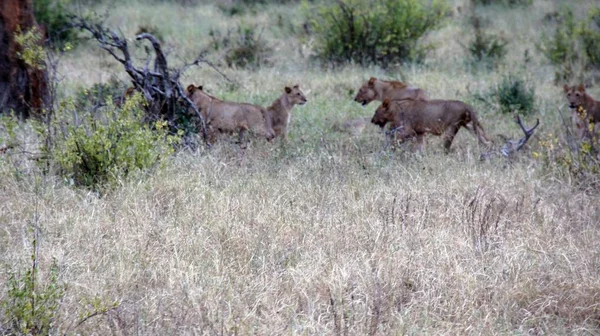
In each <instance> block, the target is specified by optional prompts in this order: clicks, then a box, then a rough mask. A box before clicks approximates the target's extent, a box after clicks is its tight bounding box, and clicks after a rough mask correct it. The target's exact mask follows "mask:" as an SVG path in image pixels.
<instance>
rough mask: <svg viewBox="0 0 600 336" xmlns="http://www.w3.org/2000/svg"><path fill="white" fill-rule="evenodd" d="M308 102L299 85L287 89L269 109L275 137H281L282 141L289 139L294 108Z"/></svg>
mask: <svg viewBox="0 0 600 336" xmlns="http://www.w3.org/2000/svg"><path fill="white" fill-rule="evenodd" d="M307 101H308V100H307V99H306V97H305V96H304V93H302V91H301V90H300V86H299V85H298V84H296V85H294V86H293V87H291V88H290V87H288V86H286V87H285V90H284V92H283V94H282V95H281V96H280V97H279V98H277V99H276V100H275V101H274V102H273V104H271V106H269V107H268V108H267V111H269V112H271V116H272V118H273V130H274V131H275V136H281V137H282V139H285V138H286V137H287V128H288V125H289V124H290V120H291V118H292V114H291V112H292V108H293V107H294V105H304V104H306V102H307Z"/></svg>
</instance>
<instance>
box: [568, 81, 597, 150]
mask: <svg viewBox="0 0 600 336" xmlns="http://www.w3.org/2000/svg"><path fill="white" fill-rule="evenodd" d="M563 89H564V91H565V94H566V97H567V100H568V102H569V108H570V109H571V118H572V120H573V123H574V124H575V129H576V132H577V136H578V137H579V139H580V140H583V139H587V138H591V137H597V136H598V133H599V131H600V101H597V100H595V99H594V98H592V96H590V95H589V94H587V93H586V92H585V87H584V86H583V85H582V84H581V85H579V86H573V87H569V86H567V85H565V86H564V87H563Z"/></svg>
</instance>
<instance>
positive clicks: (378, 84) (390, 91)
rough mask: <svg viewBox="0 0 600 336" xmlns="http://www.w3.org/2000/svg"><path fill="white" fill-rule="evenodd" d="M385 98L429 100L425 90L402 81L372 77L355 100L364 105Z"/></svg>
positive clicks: (361, 88) (359, 91)
mask: <svg viewBox="0 0 600 336" xmlns="http://www.w3.org/2000/svg"><path fill="white" fill-rule="evenodd" d="M384 99H389V100H392V101H393V100H402V99H422V100H427V99H428V97H427V94H426V93H425V91H423V90H421V89H419V88H417V87H413V86H409V85H407V84H404V83H402V82H397V81H384V80H380V79H377V78H375V77H371V78H370V79H369V81H367V82H365V83H364V84H363V85H362V86H361V87H360V89H358V93H357V94H356V97H354V101H355V102H357V103H360V104H362V106H366V105H368V104H369V103H370V102H372V101H373V100H379V101H383V100H384Z"/></svg>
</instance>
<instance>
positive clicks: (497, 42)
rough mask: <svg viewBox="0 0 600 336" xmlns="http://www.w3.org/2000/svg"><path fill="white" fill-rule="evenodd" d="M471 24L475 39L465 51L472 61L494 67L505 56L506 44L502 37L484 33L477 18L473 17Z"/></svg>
mask: <svg viewBox="0 0 600 336" xmlns="http://www.w3.org/2000/svg"><path fill="white" fill-rule="evenodd" d="M472 23H473V28H474V31H475V38H474V39H473V40H472V41H471V43H469V45H468V47H467V50H468V51H469V53H470V54H471V57H472V58H473V61H475V62H484V63H487V64H489V65H490V66H493V65H495V64H496V63H497V62H498V61H499V60H501V59H502V58H504V56H505V55H506V45H507V44H508V42H507V41H506V40H504V39H503V38H502V37H497V36H495V35H490V34H486V33H484V31H483V29H482V28H481V22H480V20H479V18H477V17H474V18H473V19H472Z"/></svg>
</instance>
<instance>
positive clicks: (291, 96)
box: [285, 84, 308, 105]
mask: <svg viewBox="0 0 600 336" xmlns="http://www.w3.org/2000/svg"><path fill="white" fill-rule="evenodd" d="M285 93H286V95H287V98H288V101H289V102H290V103H291V104H292V105H304V104H306V102H307V101H308V100H307V99H306V96H304V93H303V92H302V91H301V90H300V86H299V85H298V84H296V85H294V86H293V87H291V88H290V87H288V86H286V87H285Z"/></svg>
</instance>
